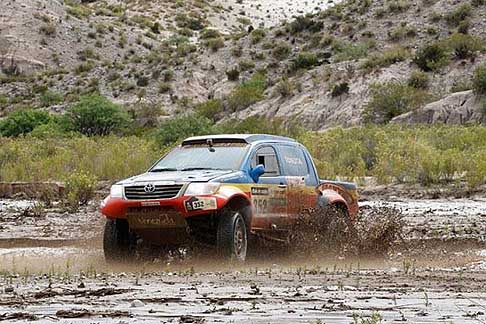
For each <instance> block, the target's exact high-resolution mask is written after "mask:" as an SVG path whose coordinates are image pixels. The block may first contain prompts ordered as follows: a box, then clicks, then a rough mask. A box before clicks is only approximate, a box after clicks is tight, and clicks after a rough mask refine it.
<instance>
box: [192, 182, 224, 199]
mask: <svg viewBox="0 0 486 324" xmlns="http://www.w3.org/2000/svg"><path fill="white" fill-rule="evenodd" d="M218 189H219V183H215V182H203V183H198V182H193V183H191V184H189V186H187V189H186V191H185V192H184V194H185V195H186V196H197V195H212V194H214V193H216V191H218Z"/></svg>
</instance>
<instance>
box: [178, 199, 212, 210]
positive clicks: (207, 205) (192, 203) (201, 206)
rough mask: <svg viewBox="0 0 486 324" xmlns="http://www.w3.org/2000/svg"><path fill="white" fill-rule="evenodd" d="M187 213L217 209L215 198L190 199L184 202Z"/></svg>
mask: <svg viewBox="0 0 486 324" xmlns="http://www.w3.org/2000/svg"><path fill="white" fill-rule="evenodd" d="M184 205H185V207H186V210H187V211H195V210H214V209H217V208H218V206H217V202H216V198H213V197H191V198H189V199H188V200H186V201H184Z"/></svg>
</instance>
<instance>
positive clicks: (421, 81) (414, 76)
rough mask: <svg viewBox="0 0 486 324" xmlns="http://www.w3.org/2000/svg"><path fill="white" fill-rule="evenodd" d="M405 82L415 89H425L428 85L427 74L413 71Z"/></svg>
mask: <svg viewBox="0 0 486 324" xmlns="http://www.w3.org/2000/svg"><path fill="white" fill-rule="evenodd" d="M407 84H408V85H409V86H410V87H412V88H415V89H427V88H428V87H429V75H428V74H427V73H425V72H422V71H413V72H412V73H411V74H410V77H409V78H408V81H407Z"/></svg>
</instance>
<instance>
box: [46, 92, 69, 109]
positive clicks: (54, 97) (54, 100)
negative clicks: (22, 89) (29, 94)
mask: <svg viewBox="0 0 486 324" xmlns="http://www.w3.org/2000/svg"><path fill="white" fill-rule="evenodd" d="M63 99H64V98H63V96H62V95H61V94H60V93H57V92H52V91H46V92H44V93H43V94H41V96H40V102H41V106H42V107H50V106H52V105H57V104H60V103H61V102H62V101H63Z"/></svg>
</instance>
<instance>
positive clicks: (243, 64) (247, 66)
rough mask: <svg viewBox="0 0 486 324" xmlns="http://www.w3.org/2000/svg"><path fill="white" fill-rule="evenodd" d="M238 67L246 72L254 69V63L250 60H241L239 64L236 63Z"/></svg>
mask: <svg viewBox="0 0 486 324" xmlns="http://www.w3.org/2000/svg"><path fill="white" fill-rule="evenodd" d="M238 66H239V67H240V70H241V71H248V70H251V69H253V68H255V62H253V61H252V60H241V61H240V63H238Z"/></svg>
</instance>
